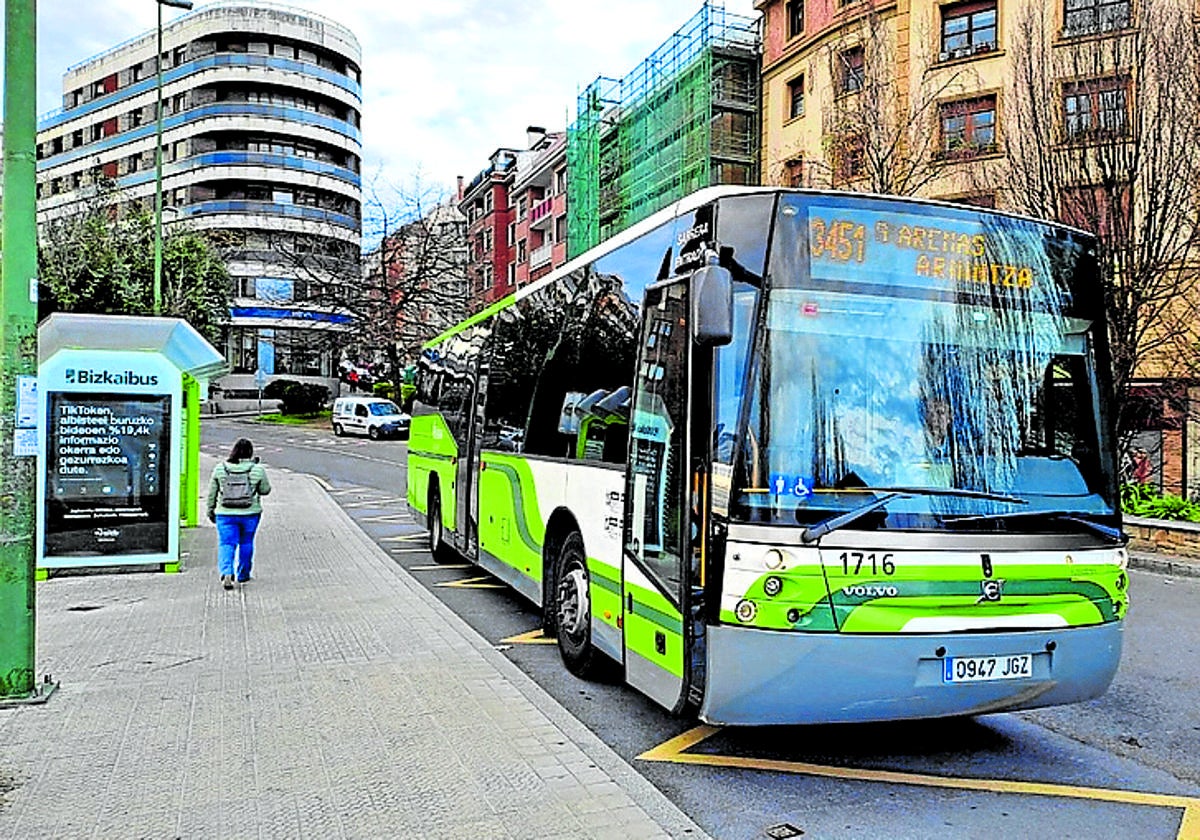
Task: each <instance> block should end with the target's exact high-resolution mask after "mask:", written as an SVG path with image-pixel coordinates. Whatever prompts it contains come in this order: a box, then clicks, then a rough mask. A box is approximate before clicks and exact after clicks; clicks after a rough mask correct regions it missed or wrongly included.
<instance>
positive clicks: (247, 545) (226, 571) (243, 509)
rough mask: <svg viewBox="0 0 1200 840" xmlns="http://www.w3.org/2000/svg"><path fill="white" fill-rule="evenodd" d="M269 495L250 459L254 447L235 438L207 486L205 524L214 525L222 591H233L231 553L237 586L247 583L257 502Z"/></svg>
mask: <svg viewBox="0 0 1200 840" xmlns="http://www.w3.org/2000/svg"><path fill="white" fill-rule="evenodd" d="M270 492H271V482H270V481H268V480H267V471H266V470H265V469H263V468H262V466H261V465H259V463H258V459H257V458H255V457H254V444H252V443H251V442H250V441H248V440H247V439H246V438H239V439H238V442H237V443H235V444H234V445H233V449H231V450H230V452H229V457H228V458H226V459H225V460H224V461H223V462H222V463H220V464H217V466H216V467H215V468H214V469H213V473H212V481H210V482H209V484H208V520H209V521H210V522H215V523H217V540H218V545H217V573H218V574H219V575H220V576H221V585H222V586H224V587H225V588H226V589H233V579H234V568H233V566H234V563H233V558H234V554H235V553H236V554H237V581H238V583H245V582H246V581H248V580H249V579H250V565H251V562H252V561H253V560H254V532H255V531H257V530H258V522H259V519H260V518H261V517H262V502H261V501H259V498H260V497H261V496H265V495H267V494H268V493H270Z"/></svg>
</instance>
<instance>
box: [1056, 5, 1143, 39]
mask: <svg viewBox="0 0 1200 840" xmlns="http://www.w3.org/2000/svg"><path fill="white" fill-rule="evenodd" d="M1130 5H1131V4H1130V0H1065V2H1064V3H1063V35H1066V36H1068V37H1070V36H1073V35H1094V34H1095V33H1097V32H1113V31H1115V30H1117V29H1127V28H1128V27H1129V24H1130Z"/></svg>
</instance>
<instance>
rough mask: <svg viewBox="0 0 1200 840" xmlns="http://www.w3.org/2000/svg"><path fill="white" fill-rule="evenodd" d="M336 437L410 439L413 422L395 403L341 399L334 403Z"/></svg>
mask: <svg viewBox="0 0 1200 840" xmlns="http://www.w3.org/2000/svg"><path fill="white" fill-rule="evenodd" d="M332 419H333V433H334V434H335V435H337V436H338V437H341V436H342V435H346V434H356V435H366V436H367V437H369V438H370V439H371V440H378V439H379V438H381V437H408V426H409V423H410V422H411V421H412V418H411V417H410V416H409V415H407V414H405V413H404V412H403V411H401V410H400V406H398V405H396V404H395V403H394V402H392V401H391V400H385V399H381V398H379V397H338V398H337V399H336V400H334V401H333V418H332Z"/></svg>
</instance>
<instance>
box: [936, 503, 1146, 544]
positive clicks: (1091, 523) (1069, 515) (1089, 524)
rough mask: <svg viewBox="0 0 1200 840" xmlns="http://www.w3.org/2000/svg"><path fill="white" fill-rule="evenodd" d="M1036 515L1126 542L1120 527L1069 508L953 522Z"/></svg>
mask: <svg viewBox="0 0 1200 840" xmlns="http://www.w3.org/2000/svg"><path fill="white" fill-rule="evenodd" d="M1034 517H1045V518H1046V519H1058V520H1062V521H1064V522H1073V523H1075V524H1076V525H1082V526H1083V527H1085V528H1087V529H1088V530H1089V531H1092V532H1093V533H1096V534H1099V535H1100V536H1102V537H1105V538H1107V539H1110V540H1112V541H1113V542H1124V541H1125V534H1123V533H1122V532H1121V529H1120V528H1113V527H1111V526H1109V525H1105V524H1103V523H1101V522H1096V521H1095V520H1092V519H1086V518H1085V517H1083V516H1080V515H1079V514H1078V513H1076V512H1073V511H1069V510H1022V511H1013V512H1010V513H986V514H979V515H976V516H960V517H955V518H954V519H953V520H951V521H952V522H954V524H956V525H958V524H960V523H963V522H988V521H996V520H1005V519H1031V518H1034Z"/></svg>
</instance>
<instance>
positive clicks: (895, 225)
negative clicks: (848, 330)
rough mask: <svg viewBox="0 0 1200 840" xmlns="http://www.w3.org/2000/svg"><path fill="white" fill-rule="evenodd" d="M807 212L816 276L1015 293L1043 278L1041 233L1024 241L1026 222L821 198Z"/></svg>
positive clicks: (913, 286) (909, 286)
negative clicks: (824, 202) (995, 222)
mask: <svg viewBox="0 0 1200 840" xmlns="http://www.w3.org/2000/svg"><path fill="white" fill-rule="evenodd" d="M808 212H809V217H808V247H809V259H810V271H811V276H812V277H813V279H815V280H832V281H845V282H853V283H864V282H866V283H879V284H882V285H887V286H901V287H908V288H913V289H924V290H932V291H946V290H959V291H970V290H972V289H975V290H979V291H983V290H984V289H985V288H990V289H991V290H993V291H998V292H1001V293H1006V294H1014V295H1017V294H1025V293H1028V292H1029V291H1030V290H1032V289H1033V288H1034V287H1035V286H1036V285H1037V284H1038V283H1039V281H1040V279H1041V278H1039V274H1040V273H1041V271H1040V270H1039V267H1037V264H1038V262H1039V261H1040V258H1041V250H1040V241H1038V240H1033V241H1028V240H1029V236H1028V233H1029V232H1030V231H1031V226H1030V227H1026V225H1027V224H1028V223H1022V222H1016V221H1015V220H1014V226H1011V227H1008V226H1006V227H1003V228H1002V227H999V226H996V227H985V225H984V224H983V221H982V219H976V220H972V219H967V218H962V217H949V216H933V215H928V216H927V215H924V214H921V215H914V214H912V213H908V214H902V213H888V212H885V211H876V210H870V209H865V208H851V207H839V206H821V205H812V206H810V207H809V211H808ZM1035 242H1036V243H1037V244H1036V245H1035V244H1034V243H1035ZM1031 246H1033V248H1031ZM1042 271H1044V269H1042Z"/></svg>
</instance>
